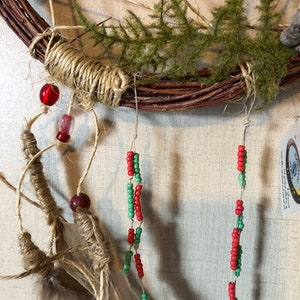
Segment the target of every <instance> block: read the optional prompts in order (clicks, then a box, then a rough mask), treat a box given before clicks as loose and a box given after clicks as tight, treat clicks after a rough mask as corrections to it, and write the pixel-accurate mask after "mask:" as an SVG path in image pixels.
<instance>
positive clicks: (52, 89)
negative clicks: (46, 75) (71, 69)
mask: <svg viewBox="0 0 300 300" xmlns="http://www.w3.org/2000/svg"><path fill="white" fill-rule="evenodd" d="M58 98H59V89H58V87H57V86H56V85H54V84H50V83H46V84H45V85H44V86H43V87H42V88H41V90H40V100H41V102H42V103H43V104H45V105H48V106H52V105H54V104H55V103H56V102H57V100H58Z"/></svg>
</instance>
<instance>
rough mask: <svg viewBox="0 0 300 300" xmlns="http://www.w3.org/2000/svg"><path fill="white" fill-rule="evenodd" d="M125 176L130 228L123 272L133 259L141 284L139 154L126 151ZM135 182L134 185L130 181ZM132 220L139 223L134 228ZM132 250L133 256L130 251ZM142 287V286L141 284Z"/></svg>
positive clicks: (143, 297)
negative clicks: (126, 179) (126, 175)
mask: <svg viewBox="0 0 300 300" xmlns="http://www.w3.org/2000/svg"><path fill="white" fill-rule="evenodd" d="M126 162H127V174H128V176H129V183H127V187H126V188H127V204H128V218H129V219H130V220H131V227H130V228H129V229H128V235H127V241H128V244H129V250H128V251H127V252H126V253H125V259H124V267H123V271H124V274H125V275H128V274H129V271H130V267H131V260H132V257H134V260H135V267H136V270H137V275H138V277H139V279H140V280H141V282H142V279H143V277H144V269H143V264H142V261H141V255H140V254H139V253H138V248H139V245H140V241H141V234H142V227H141V225H142V223H143V219H144V218H143V212H142V205H141V192H142V188H143V186H142V184H141V183H142V177H141V173H140V164H139V154H138V153H136V152H134V151H128V152H127V156H126ZM133 179H134V181H135V184H133V183H132V181H133ZM134 218H136V220H137V221H138V222H139V225H138V226H137V227H136V228H134V222H135V220H134ZM132 248H133V249H134V251H135V254H133V251H132V250H131V249H132ZM142 287H143V284H142ZM141 299H142V300H148V295H147V293H146V292H145V291H144V288H143V292H142V294H141Z"/></svg>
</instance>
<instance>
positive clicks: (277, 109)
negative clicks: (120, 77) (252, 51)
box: [0, 0, 300, 300]
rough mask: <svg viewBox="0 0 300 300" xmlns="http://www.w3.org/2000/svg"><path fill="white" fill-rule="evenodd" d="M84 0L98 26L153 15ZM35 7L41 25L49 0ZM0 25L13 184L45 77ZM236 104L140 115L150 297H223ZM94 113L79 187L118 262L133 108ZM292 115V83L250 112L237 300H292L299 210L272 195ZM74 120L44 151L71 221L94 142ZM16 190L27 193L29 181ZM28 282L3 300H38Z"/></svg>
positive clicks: (42, 229)
mask: <svg viewBox="0 0 300 300" xmlns="http://www.w3.org/2000/svg"><path fill="white" fill-rule="evenodd" d="M69 2H70V1H68V0H64V1H55V12H56V18H57V22H58V24H68V25H71V24H74V18H73V17H72V15H71V9H70V4H69ZM82 2H83V3H84V7H85V9H86V11H87V12H88V13H89V14H90V16H91V17H92V18H93V19H94V20H96V21H100V20H102V19H103V18H105V17H107V16H113V17H115V18H116V19H119V18H123V17H124V13H125V11H126V8H129V9H134V10H135V11H137V10H138V11H140V12H141V14H145V15H146V14H147V13H148V12H149V11H148V10H147V9H146V8H142V7H140V6H138V5H134V4H129V3H127V2H126V1H123V0H113V1H111V0H101V1H98V0H97V1H82ZM136 2H139V1H138V0H136ZM140 2H142V1H140ZM31 3H32V4H33V5H34V7H35V8H37V9H38V10H39V12H40V13H41V14H42V15H43V16H45V17H46V18H47V19H48V20H49V9H48V6H47V1H31ZM143 3H144V4H147V5H149V6H151V5H152V4H151V2H150V1H149V2H143ZM193 3H194V4H195V5H198V6H199V8H200V10H201V11H202V12H203V14H204V15H205V16H206V17H207V18H210V11H211V8H213V7H216V6H217V5H219V4H221V3H222V2H221V1H217V0H216V1H204V0H201V1H200V0H199V1H196V0H195V1H194V2H193ZM208 3H209V4H208ZM258 3H259V1H257V0H256V1H248V4H247V9H248V11H249V15H251V16H252V17H253V22H255V21H254V20H255V15H254V13H253V7H255V5H257V4H258ZM250 4H251V7H250ZM298 5H299V3H298V1H279V7H281V8H284V9H285V11H286V20H285V21H286V22H288V20H289V18H290V17H291V16H292V15H293V13H294V12H295V10H296V8H297V7H298ZM0 32H1V39H0V49H1V51H0V66H1V68H0V78H1V80H0V104H1V105H0V124H1V125H0V149H1V150H0V151H1V155H0V171H1V172H3V174H5V176H6V177H7V179H9V180H10V181H11V182H12V183H13V184H14V185H16V183H17V181H18V178H19V176H20V174H21V172H22V169H23V167H24V159H23V154H22V147H21V142H20V134H21V130H22V128H23V127H24V124H25V120H26V119H28V118H29V117H30V116H31V115H33V114H34V113H36V112H37V111H38V110H39V106H40V104H39V100H38V94H39V89H40V87H41V86H42V85H43V84H44V83H45V81H47V78H48V75H47V73H46V72H45V71H44V69H43V66H42V65H41V64H40V63H39V62H36V61H34V60H33V59H32V58H31V57H30V55H29V53H28V50H27V49H26V47H25V46H24V45H23V44H22V43H21V42H20V41H19V40H18V38H17V37H16V36H15V35H14V34H13V33H12V32H11V31H10V30H9V29H8V27H7V26H6V24H5V23H4V21H2V20H0ZM61 95H62V96H61V100H60V101H59V104H58V105H57V106H55V107H53V108H52V109H51V112H49V114H48V115H47V116H43V117H42V118H41V119H40V120H39V121H38V122H37V123H36V124H35V126H34V128H33V131H34V132H35V133H36V135H37V137H38V141H39V146H40V148H43V147H44V146H46V145H48V144H50V143H51V142H52V141H53V139H54V136H55V133H56V122H57V119H58V117H59V116H60V115H61V114H62V113H64V112H65V111H66V107H67V104H68V101H69V96H70V91H68V90H67V89H66V88H62V90H61ZM239 109H240V108H239V107H237V106H236V105H233V104H232V105H230V106H229V109H228V110H227V112H226V113H224V105H220V106H217V107H211V108H204V109H200V110H193V111H186V112H177V113H160V112H155V113H153V112H143V111H141V112H140V115H139V116H140V118H139V136H138V139H137V142H136V148H137V151H138V152H139V153H140V155H141V159H140V160H141V172H142V177H143V182H144V187H145V190H144V196H143V204H144V215H145V222H144V225H143V227H144V231H143V235H142V240H141V246H140V253H141V255H142V260H143V263H144V271H145V285H146V287H147V290H148V291H149V294H150V295H151V299H159V300H164V299H172V300H173V299H174V300H199V299H201V300H220V299H227V282H228V281H229V280H232V279H233V278H232V274H231V271H230V269H229V252H230V244H231V230H232V228H233V226H234V224H235V216H234V213H233V211H234V206H235V200H236V199H237V198H238V197H239V194H240V189H239V186H238V183H237V171H236V149H237V145H238V144H239V143H241V142H242V133H243V122H244V119H243V115H242V114H236V113H230V112H232V111H235V112H236V111H239ZM96 111H97V114H98V116H99V118H100V119H101V120H102V123H103V127H105V132H104V130H103V134H102V138H101V142H100V145H99V149H98V151H97V154H96V158H95V161H94V163H93V165H92V168H91V171H90V173H89V175H88V178H87V181H86V182H85V184H84V191H85V192H86V193H88V194H89V195H90V197H91V199H92V209H93V210H94V211H95V212H97V214H98V216H99V217H100V219H101V222H103V224H104V225H105V227H106V229H107V231H108V232H109V234H110V237H111V239H112V241H113V243H114V246H115V249H116V251H117V252H118V253H119V257H120V259H121V260H122V259H123V253H124V251H125V249H127V243H126V239H127V237H126V234H127V229H128V226H129V221H128V219H127V205H126V194H125V184H126V183H127V176H126V164H125V155H126V151H127V150H128V149H129V147H130V143H131V139H132V137H133V135H134V127H135V126H134V120H135V112H134V111H133V110H130V109H125V108H119V109H116V110H112V109H104V108H103V107H101V105H97V106H96ZM299 113H300V102H299V88H298V86H297V85H293V86H291V87H290V88H289V90H288V91H282V92H281V93H280V96H279V97H278V99H277V100H276V101H275V102H274V104H272V105H271V106H269V107H267V109H266V110H264V111H260V112H255V113H253V114H252V116H251V126H250V128H249V131H248V135H247V149H248V165H247V189H246V192H245V194H244V200H245V213H244V223H245V229H244V232H243V234H242V245H243V248H244V254H243V258H242V263H243V265H242V274H241V277H240V278H239V280H238V288H237V294H238V297H239V300H249V299H255V300H268V299H276V300H283V299H284V300H296V299H299V298H300V285H299V281H300V255H299V249H300V239H299V236H300V235H299V232H300V213H295V214H293V215H289V216H285V217H283V216H282V214H281V210H280V200H279V195H280V193H279V143H280V140H281V138H282V137H283V135H284V134H285V133H286V132H287V131H288V129H289V128H290V127H291V126H292V125H293V124H294V121H295V119H294V116H295V115H299ZM75 122H76V125H75V128H74V132H73V134H72V140H73V146H72V148H71V149H70V150H69V151H66V152H62V151H60V150H59V149H52V150H51V151H49V152H47V153H45V155H43V162H44V164H45V172H46V173H47V177H48V179H49V182H50V186H51V188H52V190H53V192H54V194H55V197H56V200H57V202H58V203H59V204H60V205H61V206H62V207H63V209H64V211H65V215H66V218H68V220H71V213H70V209H69V206H68V199H69V198H70V197H71V196H72V195H73V194H74V193H75V190H76V184H77V181H78V177H79V176H80V175H81V173H82V171H83V169H84V166H85V164H86V162H87V160H88V157H89V154H90V151H91V147H92V144H93V125H92V124H93V122H92V118H91V116H90V115H88V114H84V113H82V112H77V113H76V118H75ZM22 189H23V191H24V192H25V193H26V194H28V195H29V196H30V197H32V198H34V195H33V193H32V190H31V188H30V184H29V182H28V180H26V181H25V183H24V185H23V188H22ZM0 199H1V200H0V230H1V236H0V237H1V238H0V254H1V255H0V274H1V275H13V274H18V273H21V272H22V271H23V268H22V262H21V258H20V255H19V252H18V244H17V223H16V211H15V203H16V200H15V194H14V192H12V191H10V190H8V189H7V188H6V187H4V186H3V185H1V186H0ZM22 213H23V216H24V222H25V227H26V228H28V230H30V232H31V233H32V235H33V238H34V241H36V243H38V244H39V245H40V246H41V247H44V248H46V246H47V233H48V232H47V227H46V226H45V221H44V217H43V216H42V215H41V213H40V212H39V211H38V210H37V209H35V208H33V207H30V206H29V205H28V204H26V203H23V208H22ZM35 282H36V278H35V277H34V276H31V277H29V278H26V279H23V280H16V281H0V299H3V300H4V299H5V300H6V299H7V300H12V299H18V300H35V299H38V296H37V293H36V284H35Z"/></svg>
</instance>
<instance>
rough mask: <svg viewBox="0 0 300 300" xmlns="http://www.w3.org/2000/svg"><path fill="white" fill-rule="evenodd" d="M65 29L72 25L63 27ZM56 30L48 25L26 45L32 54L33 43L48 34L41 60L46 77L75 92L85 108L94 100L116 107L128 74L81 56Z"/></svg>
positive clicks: (91, 58) (113, 66)
mask: <svg viewBox="0 0 300 300" xmlns="http://www.w3.org/2000/svg"><path fill="white" fill-rule="evenodd" d="M58 28H60V27H58ZM67 28H73V27H66V28H65V27H63V29H67ZM56 31H57V28H48V29H46V30H45V31H44V32H43V33H41V34H38V35H37V36H36V37H35V38H34V39H33V40H32V42H31V45H30V46H29V51H30V53H31V55H32V56H33V57H35V47H36V45H37V44H38V43H39V42H40V41H41V40H42V39H44V38H45V37H48V38H49V36H50V41H49V43H48V46H47V49H46V52H45V62H44V65H45V69H46V70H47V71H48V72H49V74H50V76H51V77H52V78H53V79H54V80H55V81H59V82H61V83H63V84H64V85H66V86H67V87H69V88H71V89H72V90H73V91H75V95H76V98H77V100H78V102H79V104H80V105H82V107H83V108H84V109H85V110H91V109H92V108H93V107H94V104H95V102H100V103H102V104H103V105H105V106H110V107H118V106H119V104H120V101H121V97H122V95H123V93H124V92H125V91H126V90H127V89H128V86H129V78H128V76H127V75H126V74H125V73H124V72H123V71H122V70H121V69H120V68H119V67H118V66H116V65H103V64H102V62H101V61H100V60H98V59H96V58H93V57H88V56H86V55H84V54H83V52H82V51H81V50H78V49H76V48H75V47H74V46H73V44H72V43H71V42H69V41H67V40H66V39H63V38H62V37H61V36H60V35H59V34H58V33H57V32H56Z"/></svg>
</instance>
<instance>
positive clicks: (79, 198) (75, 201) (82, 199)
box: [70, 193, 91, 211]
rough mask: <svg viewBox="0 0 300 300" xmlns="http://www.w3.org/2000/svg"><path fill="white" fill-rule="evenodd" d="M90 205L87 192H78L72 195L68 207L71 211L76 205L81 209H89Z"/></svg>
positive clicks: (74, 209)
mask: <svg viewBox="0 0 300 300" xmlns="http://www.w3.org/2000/svg"><path fill="white" fill-rule="evenodd" d="M90 205H91V200H90V197H89V196H88V195H87V194H84V193H80V194H79V195H74V196H73V197H72V198H71V200H70V207H71V209H72V210H73V211H76V209H77V208H78V207H80V208H83V209H89V208H90Z"/></svg>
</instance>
